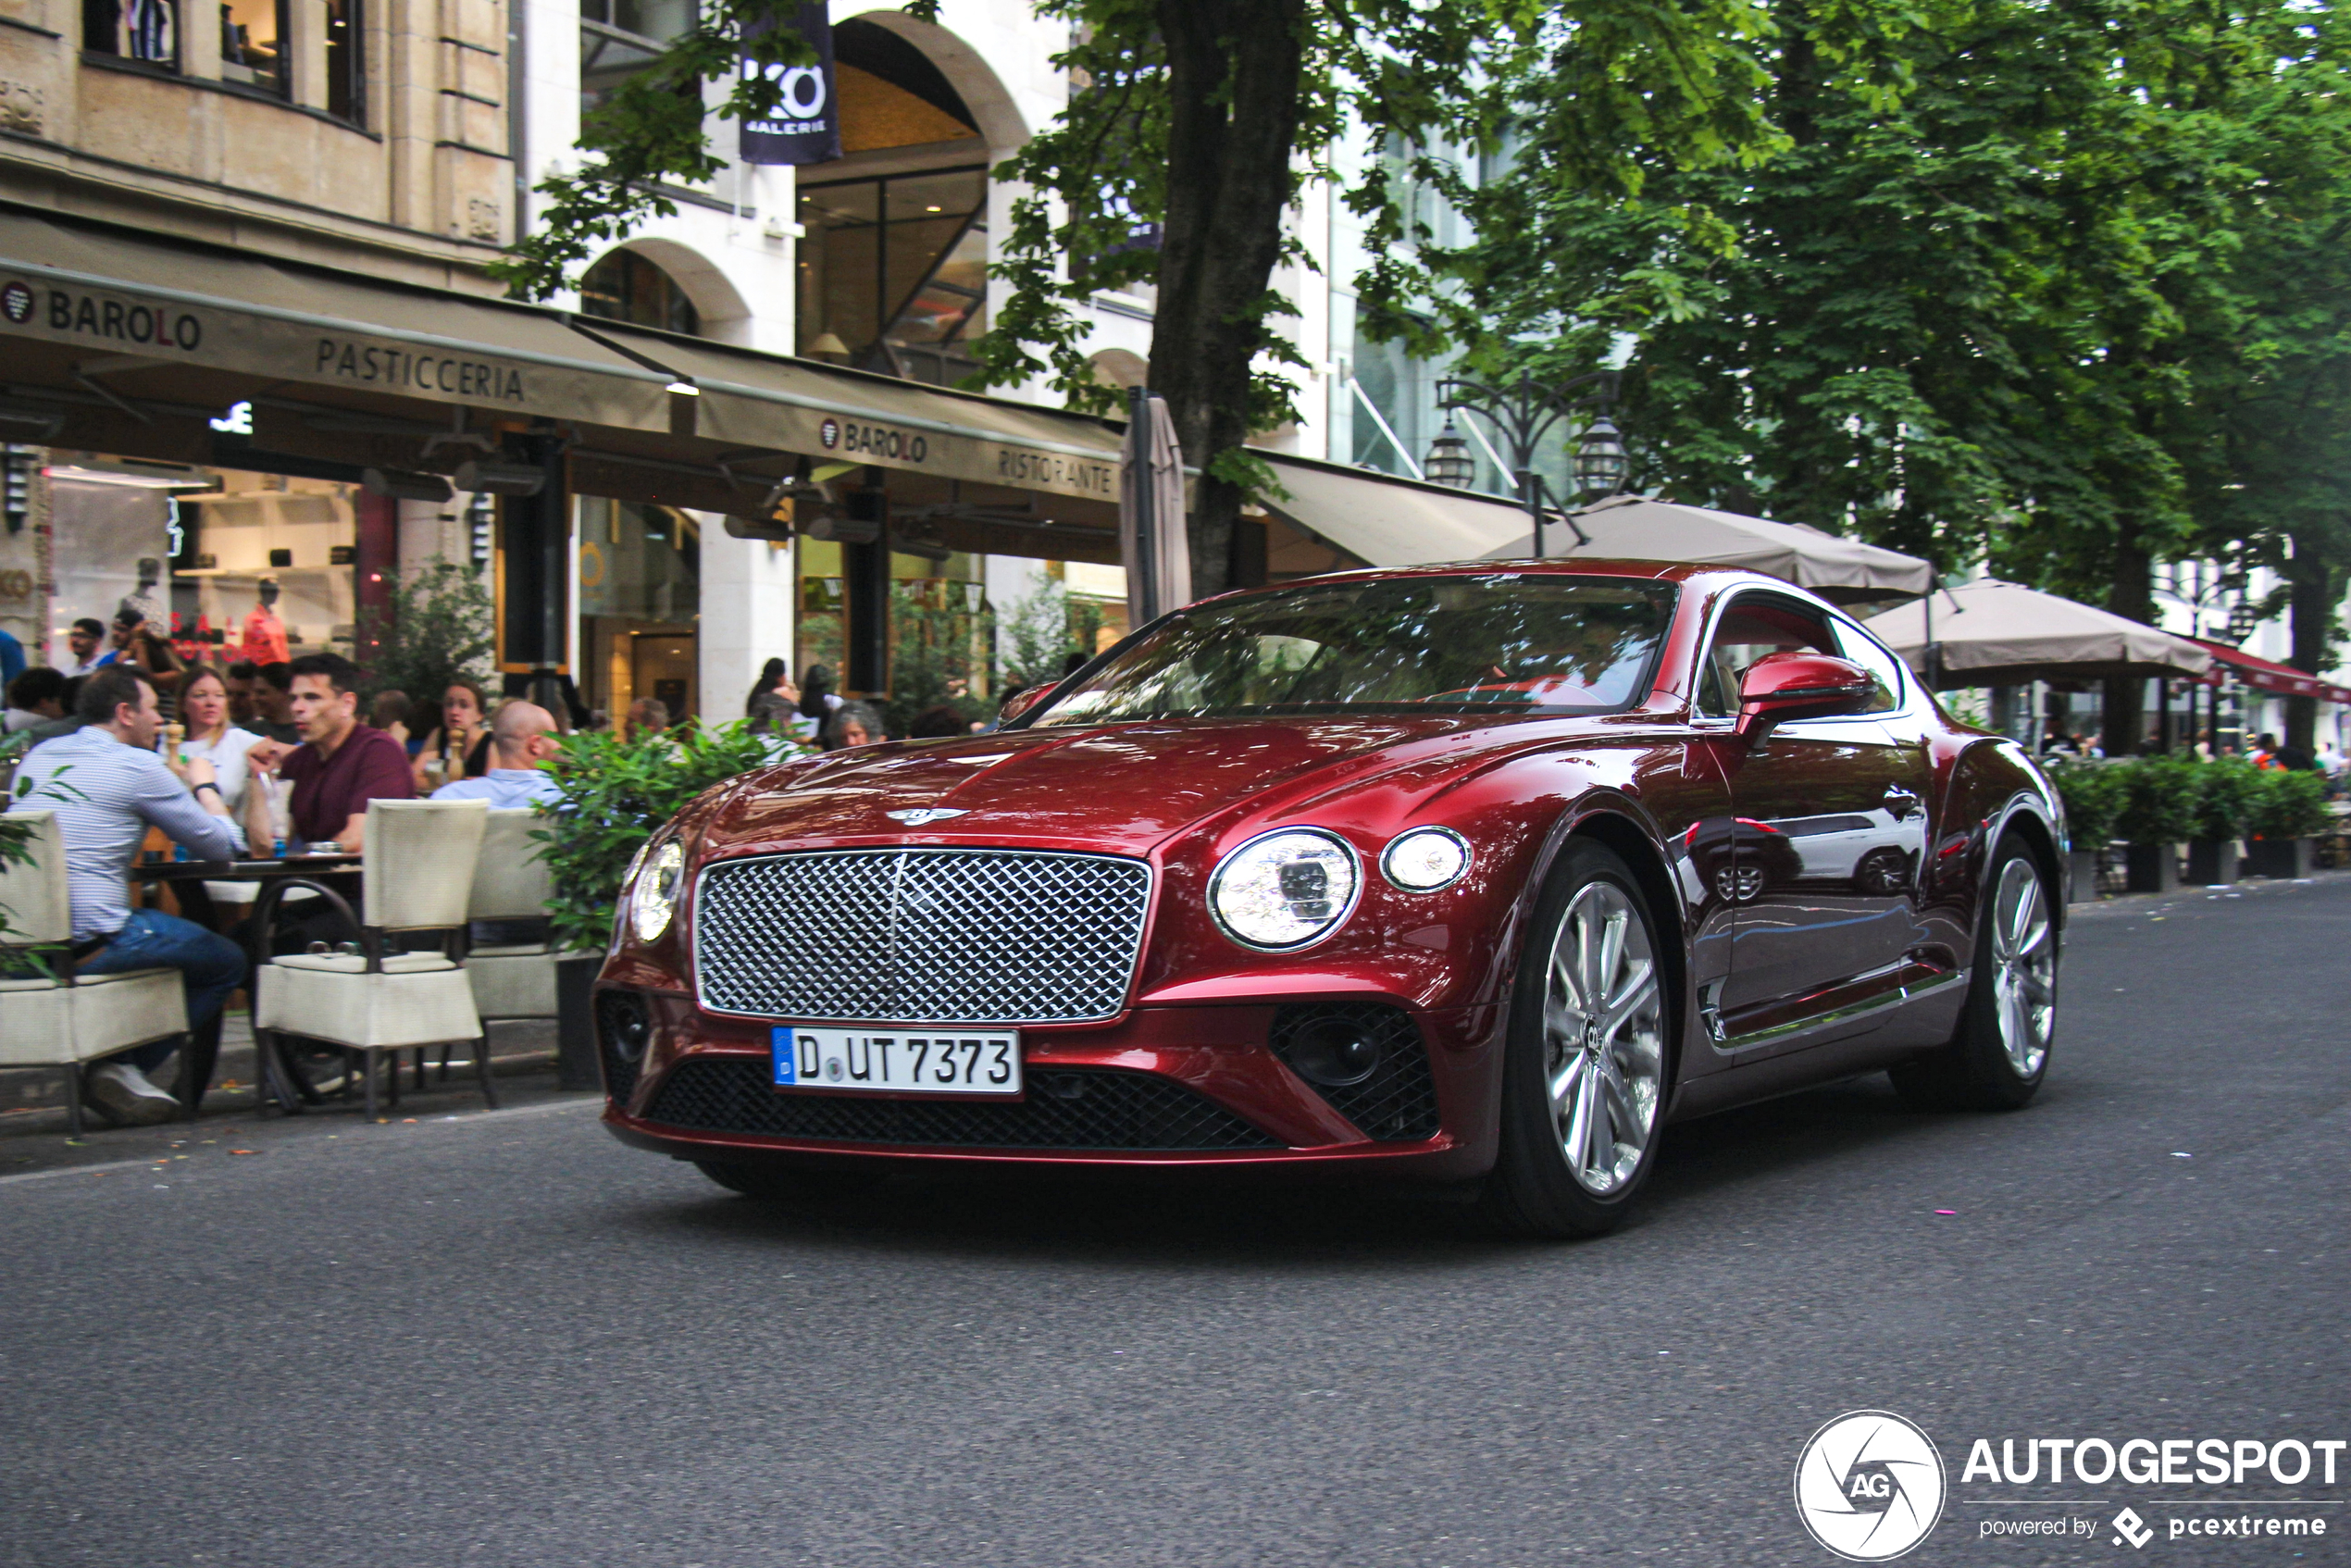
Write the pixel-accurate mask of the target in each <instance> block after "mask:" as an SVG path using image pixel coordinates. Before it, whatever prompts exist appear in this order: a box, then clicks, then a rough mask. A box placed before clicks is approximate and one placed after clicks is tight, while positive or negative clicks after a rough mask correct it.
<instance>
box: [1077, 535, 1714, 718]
mask: <svg viewBox="0 0 2351 1568" xmlns="http://www.w3.org/2000/svg"><path fill="white" fill-rule="evenodd" d="M1672 618H1673V587H1672V585H1671V584H1667V583H1659V582H1645V581H1639V580H1635V579H1623V578H1583V577H1551V576H1547V575H1536V574H1528V575H1521V574H1519V573H1515V572H1496V573H1491V574H1481V575H1479V576H1475V577H1425V578H1390V579H1381V580H1376V581H1372V582H1324V583H1316V584H1312V585H1306V586H1300V587H1298V588H1294V589H1290V590H1288V591H1285V592H1278V593H1263V594H1255V595H1252V596H1250V598H1247V599H1238V600H1231V601H1227V602H1225V603H1222V604H1206V605H1202V606H1200V608H1199V609H1197V610H1187V611H1183V612H1180V613H1178V614H1177V615H1176V616H1171V617H1170V618H1169V619H1168V620H1167V621H1165V622H1164V623H1163V624H1162V625H1161V626H1160V627H1158V628H1156V629H1155V630H1153V631H1151V632H1150V633H1149V634H1148V635H1146V636H1145V637H1143V638H1142V639H1141V640H1140V641H1137V642H1136V643H1134V644H1133V645H1132V646H1130V647H1127V648H1126V649H1124V650H1123V651H1121V652H1120V653H1119V654H1118V656H1117V657H1116V658H1114V659H1113V660H1111V661H1110V662H1109V663H1108V664H1106V665H1104V666H1102V667H1101V668H1100V669H1097V670H1093V671H1090V672H1089V673H1088V674H1087V675H1086V676H1085V677H1084V678H1082V679H1081V680H1080V681H1079V682H1078V683H1077V684H1076V686H1075V687H1074V688H1072V689H1071V690H1070V691H1064V692H1063V693H1062V694H1061V695H1060V696H1059V697H1058V698H1056V699H1055V700H1054V701H1053V702H1052V703H1051V705H1050V706H1049V707H1046V708H1043V709H1041V710H1039V713H1038V714H1037V715H1036V716H1035V717H1033V718H1032V719H1031V720H1030V722H1031V723H1033V724H1037V725H1059V724H1100V723H1102V722H1104V721H1105V720H1110V719H1149V718H1208V717H1215V716H1225V715H1237V714H1269V713H1275V714H1278V713H1392V712H1396V711H1399V710H1403V711H1412V712H1424V711H1430V710H1435V711H1438V712H1447V711H1477V710H1490V709H1496V708H1499V709H1506V710H1510V711H1514V712H1521V713H1529V714H1592V713H1607V712H1611V711H1613V710H1615V709H1618V708H1623V707H1626V706H1628V705H1630V704H1631V703H1635V702H1636V701H1638V700H1639V699H1640V698H1641V697H1642V696H1644V695H1646V692H1647V689H1646V686H1645V682H1646V680H1647V678H1648V671H1649V669H1650V667H1651V666H1652V664H1653V662H1654V659H1655V655H1656V653H1657V650H1658V646H1659V644H1660V643H1661V642H1662V641H1664V640H1665V629H1666V627H1667V625H1668V624H1669V623H1670V622H1671V620H1672Z"/></svg>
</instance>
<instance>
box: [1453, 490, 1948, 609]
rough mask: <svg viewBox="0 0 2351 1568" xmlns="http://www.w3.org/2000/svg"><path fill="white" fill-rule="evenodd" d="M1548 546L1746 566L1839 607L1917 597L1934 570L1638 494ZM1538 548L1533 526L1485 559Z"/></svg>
mask: <svg viewBox="0 0 2351 1568" xmlns="http://www.w3.org/2000/svg"><path fill="white" fill-rule="evenodd" d="M1543 545H1544V551H1543V553H1544V554H1546V555H1582V556H1587V557H1591V558H1595V559H1603V560H1634V561H1696V562H1703V563H1705V564H1707V565H1709V566H1746V567H1748V568H1750V569H1752V570H1754V571H1759V572H1769V573H1771V574H1772V575H1773V577H1777V578H1785V579H1787V580H1788V581H1790V582H1792V583H1794V584H1796V585H1797V587H1798V588H1809V589H1810V590H1811V591H1813V592H1815V593H1817V594H1819V595H1820V596H1821V597H1822V598H1823V599H1826V600H1829V601H1830V602H1832V603H1834V604H1864V603H1868V602H1870V601H1872V600H1881V601H1882V600H1886V599H1898V598H1900V597H1902V596H1903V595H1905V594H1909V595H1913V596H1915V595H1917V594H1922V593H1924V592H1925V591H1927V590H1928V588H1930V587H1931V586H1933V584H1934V566H1932V565H1930V564H1929V563H1927V562H1925V561H1922V560H1921V559H1919V558H1918V557H1917V556H1915V555H1905V554H1902V553H1901V552H1900V551H1898V550H1884V549H1880V548H1879V547H1878V546H1876V545H1874V544H1864V543H1862V542H1861V541H1860V540H1858V539H1840V538H1838V537H1837V536H1836V535H1835V534H1833V533H1822V531H1821V530H1820V529H1816V528H1811V527H1808V526H1807V525H1805V524H1803V523H1775V522H1773V521H1772V520H1771V519H1770V518H1768V517H1749V516H1743V515H1742V514H1740V513H1737V512H1721V511H1717V510H1715V509H1714V508H1713V507H1711V506H1686V505H1684V504H1681V503H1680V502H1676V501H1649V500H1645V499H1644V498H1642V497H1640V496H1637V495H1621V496H1612V497H1611V498H1610V499H1608V500H1606V501H1603V502H1600V503H1598V504H1596V505H1593V506H1587V507H1586V508H1585V509H1584V510H1582V511H1580V512H1570V513H1568V514H1566V517H1565V520H1564V521H1561V522H1557V523H1552V524H1549V525H1547V526H1546V527H1545V528H1544V529H1543ZM1534 550H1535V537H1534V533H1533V530H1532V529H1530V530H1529V531H1528V532H1526V533H1524V534H1522V535H1521V536H1520V537H1519V538H1518V539H1516V540H1514V541H1511V543H1509V544H1505V545H1503V546H1502V547H1501V548H1500V549H1499V550H1490V551H1488V552H1486V557H1485V558H1486V559H1487V560H1489V561H1514V560H1524V559H1526V558H1527V557H1528V556H1530V555H1532V554H1534Z"/></svg>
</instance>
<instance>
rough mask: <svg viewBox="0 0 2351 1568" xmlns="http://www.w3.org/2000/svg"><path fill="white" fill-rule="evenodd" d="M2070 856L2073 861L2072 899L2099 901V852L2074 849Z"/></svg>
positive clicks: (2088, 901) (2083, 901)
mask: <svg viewBox="0 0 2351 1568" xmlns="http://www.w3.org/2000/svg"><path fill="white" fill-rule="evenodd" d="M2068 858H2069V859H2071V861H2072V863H2073V867H2072V869H2073V891H2072V895H2071V896H2072V901H2073V902H2075V903H2096V902H2098V852H2097V851H2096V850H2073V851H2071V852H2069V855H2068Z"/></svg>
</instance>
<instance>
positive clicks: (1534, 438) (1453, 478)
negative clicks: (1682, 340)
mask: <svg viewBox="0 0 2351 1568" xmlns="http://www.w3.org/2000/svg"><path fill="white" fill-rule="evenodd" d="M1618 378H1619V372H1617V371H1614V370H1594V371H1590V372H1588V373H1587V374H1585V375H1581V376H1577V377H1575V378H1574V379H1573V380H1567V381H1563V382H1561V384H1560V385H1558V386H1557V387H1547V386H1544V385H1542V384H1541V383H1539V382H1537V381H1536V380H1535V378H1534V377H1532V376H1529V375H1524V374H1522V375H1520V377H1519V378H1518V380H1515V381H1512V382H1511V383H1509V384H1507V385H1505V386H1500V387H1492V386H1487V385H1486V383H1485V382H1483V381H1473V380H1466V379H1464V378H1462V377H1448V378H1447V379H1445V380H1442V381H1439V382H1437V406H1438V407H1440V408H1442V409H1444V410H1445V429H1444V432H1443V433H1442V434H1440V435H1439V436H1438V437H1437V440H1436V442H1434V443H1432V444H1431V445H1430V447H1429V449H1428V461H1427V463H1426V464H1425V465H1424V467H1423V469H1422V471H1423V472H1424V473H1425V474H1426V475H1427V476H1428V478H1429V479H1430V481H1431V482H1432V483H1436V484H1441V485H1447V486H1449V487H1451V488H1453V489H1455V490H1466V489H1468V488H1469V484H1470V481H1471V479H1473V478H1474V475H1475V473H1476V466H1475V465H1474V463H1472V462H1471V461H1470V456H1469V448H1468V447H1467V446H1466V445H1465V444H1464V443H1463V442H1462V438H1461V433H1460V432H1459V431H1458V430H1456V429H1454V426H1453V415H1454V412H1455V411H1456V410H1458V409H1463V408H1466V409H1469V410H1470V411H1472V412H1473V413H1477V414H1483V415H1484V416H1486V419H1487V420H1488V421H1490V422H1491V423H1492V424H1493V426H1494V429H1495V430H1496V431H1497V433H1499V435H1500V436H1501V438H1502V440H1503V442H1504V443H1505V444H1506V445H1507V446H1508V447H1509V450H1510V457H1511V478H1513V479H1516V480H1517V481H1518V493H1519V499H1520V501H1521V503H1522V504H1524V506H1525V507H1526V516H1527V520H1528V521H1529V522H1530V523H1531V524H1533V525H1534V533H1535V554H1537V555H1540V554H1543V513H1544V509H1545V508H1544V492H1545V490H1546V488H1547V487H1546V486H1545V485H1544V483H1543V476H1542V475H1540V474H1538V473H1536V471H1535V451H1536V447H1537V446H1539V445H1540V444H1541V442H1542V440H1543V438H1544V437H1545V436H1547V435H1549V434H1550V432H1551V428H1552V427H1553V426H1554V425H1556V424H1558V423H1559V422H1560V421H1561V419H1573V418H1575V417H1577V416H1579V415H1581V414H1583V413H1585V412H1586V410H1589V411H1591V412H1592V414H1593V417H1592V418H1591V419H1590V420H1589V421H1588V422H1587V423H1586V425H1585V427H1584V430H1583V433H1582V435H1581V436H1580V437H1579V438H1578V439H1577V442H1576V448H1575V486H1576V491H1577V494H1578V497H1579V499H1580V498H1581V497H1582V496H1584V495H1588V494H1591V493H1592V492H1596V491H1597V492H1599V493H1600V494H1602V495H1613V494H1615V493H1616V492H1617V491H1618V490H1619V489H1621V488H1622V487H1623V483H1624V474H1625V469H1626V461H1625V455H1624V441H1623V436H1622V435H1621V434H1619V433H1618V430H1617V429H1616V426H1615V424H1614V422H1613V421H1611V419H1610V418H1609V417H1608V411H1609V410H1610V409H1611V408H1613V407H1614V406H1615V405H1616V393H1617V384H1618ZM1586 389H1589V390H1586ZM1567 526H1568V527H1569V528H1571V529H1575V537H1576V539H1577V540H1578V541H1581V542H1586V543H1588V542H1590V541H1589V539H1588V538H1587V536H1586V534H1585V532H1584V530H1583V529H1578V528H1575V520H1574V517H1572V516H1570V517H1568V518H1567Z"/></svg>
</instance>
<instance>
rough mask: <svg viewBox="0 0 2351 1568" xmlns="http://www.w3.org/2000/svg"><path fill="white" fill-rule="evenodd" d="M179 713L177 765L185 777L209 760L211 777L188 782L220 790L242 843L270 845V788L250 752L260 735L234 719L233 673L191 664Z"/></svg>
mask: <svg viewBox="0 0 2351 1568" xmlns="http://www.w3.org/2000/svg"><path fill="white" fill-rule="evenodd" d="M180 718H181V722H182V723H184V724H185V725H186V727H187V738H186V739H185V740H181V741H180V754H179V755H178V756H176V757H172V758H169V759H168V760H169V762H170V763H171V767H172V771H173V772H174V773H177V774H179V775H180V781H181V782H182V783H186V782H187V780H188V778H189V774H188V765H189V764H190V763H192V762H195V761H198V760H202V761H205V762H208V763H210V764H211V765H212V780H211V782H210V783H203V784H191V785H190V786H189V787H190V788H191V789H192V790H218V791H219V792H220V803H221V804H222V805H224V806H226V807H227V808H228V810H229V815H230V820H231V821H232V822H233V823H235V824H236V825H237V827H238V828H241V829H242V830H243V837H244V842H243V843H242V844H240V845H238V846H237V847H238V848H240V849H251V848H253V847H254V846H255V845H258V846H259V847H260V848H261V849H262V850H265V851H266V850H267V848H268V847H269V842H270V837H271V835H270V828H269V792H268V788H267V785H266V784H256V783H255V777H254V772H253V769H252V767H251V766H250V765H248V764H247V762H246V758H245V753H247V752H250V751H251V750H253V748H254V746H255V744H256V743H258V742H259V741H260V740H261V737H260V736H258V735H255V733H254V732H253V731H252V730H250V729H240V728H237V727H236V726H235V725H233V724H230V722H229V678H228V677H227V676H225V675H223V674H221V673H220V671H218V670H217V669H215V668H213V667H212V666H210V665H197V666H193V667H192V668H190V669H189V670H188V672H187V678H186V679H185V680H183V681H182V682H181V683H180Z"/></svg>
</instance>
